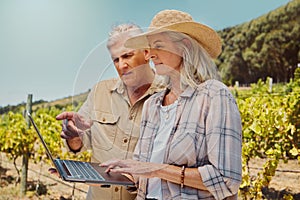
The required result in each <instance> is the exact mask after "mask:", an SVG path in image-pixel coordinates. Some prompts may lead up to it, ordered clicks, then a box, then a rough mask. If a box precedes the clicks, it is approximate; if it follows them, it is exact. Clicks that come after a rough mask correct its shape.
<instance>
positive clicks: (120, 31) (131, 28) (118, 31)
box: [106, 23, 143, 49]
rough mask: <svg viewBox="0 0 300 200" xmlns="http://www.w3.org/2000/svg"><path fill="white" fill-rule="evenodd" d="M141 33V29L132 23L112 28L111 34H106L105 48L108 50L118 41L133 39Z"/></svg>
mask: <svg viewBox="0 0 300 200" xmlns="http://www.w3.org/2000/svg"><path fill="white" fill-rule="evenodd" d="M142 32H143V31H142V29H141V28H140V27H139V26H138V25H136V24H133V23H125V24H119V25H117V26H114V27H113V28H112V30H111V32H110V33H109V34H108V36H109V38H108V40H107V44H106V47H107V48H108V49H110V48H111V47H112V46H113V45H114V44H115V43H117V42H118V41H119V40H120V39H125V40H126V39H128V38H129V37H133V36H135V35H137V34H140V33H142ZM125 37H126V38H125Z"/></svg>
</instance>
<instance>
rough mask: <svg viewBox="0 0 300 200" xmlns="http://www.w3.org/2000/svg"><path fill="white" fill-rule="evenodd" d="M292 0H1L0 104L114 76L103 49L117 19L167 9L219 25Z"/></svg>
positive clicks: (69, 92)
mask: <svg viewBox="0 0 300 200" xmlns="http://www.w3.org/2000/svg"><path fill="white" fill-rule="evenodd" d="M288 2H289V0H251V1H250V0H161V1H158V0H156V1H150V0H0V106H6V105H17V104H19V103H23V102H26V101H27V95H28V94H32V95H33V101H38V100H45V101H52V100H56V99H61V98H64V97H68V96H73V95H76V94H79V93H82V92H86V91H87V90H88V89H90V88H91V87H92V86H93V85H94V84H95V83H97V82H98V81H101V80H104V79H108V78H111V77H116V76H117V73H116V71H115V69H114V66H113V65H112V62H111V60H110V56H109V54H108V51H107V49H106V40H107V36H108V32H109V31H110V30H111V28H112V26H113V25H116V24H120V23H125V22H133V23H136V24H138V25H139V26H141V27H142V28H146V27H147V26H148V25H149V24H150V21H151V19H152V18H153V16H154V15H155V14H156V13H158V12H159V11H161V10H164V9H177V10H181V11H184V12H188V13H189V14H191V15H192V17H193V19H194V20H195V21H198V22H201V23H204V24H206V25H208V26H210V27H212V28H213V29H215V30H222V29H224V28H226V27H230V26H235V25H238V24H241V23H244V22H248V21H250V20H252V19H255V18H257V17H259V16H261V15H264V14H266V13H268V12H270V11H272V10H274V9H276V8H278V7H280V6H283V5H285V4H287V3H288Z"/></svg>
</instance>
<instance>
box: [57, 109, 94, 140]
mask: <svg viewBox="0 0 300 200" xmlns="http://www.w3.org/2000/svg"><path fill="white" fill-rule="evenodd" d="M56 119H57V120H63V123H62V132H61V134H60V136H61V137H62V138H64V139H67V140H69V139H73V138H75V137H79V136H80V135H82V134H83V133H84V131H85V130H87V129H89V128H90V127H91V126H92V121H91V120H85V119H84V117H83V116H81V115H79V114H78V113H76V112H63V113H61V114H59V115H57V116H56Z"/></svg>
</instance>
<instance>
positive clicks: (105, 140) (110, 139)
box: [92, 111, 120, 151]
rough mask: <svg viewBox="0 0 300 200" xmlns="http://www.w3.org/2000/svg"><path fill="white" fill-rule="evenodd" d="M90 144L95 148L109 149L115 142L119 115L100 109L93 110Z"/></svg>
mask: <svg viewBox="0 0 300 200" xmlns="http://www.w3.org/2000/svg"><path fill="white" fill-rule="evenodd" d="M92 116H93V121H94V124H93V128H92V131H94V132H95V133H93V132H92V144H93V147H95V148H96V149H102V150H106V151H108V150H110V149H112V148H113V145H114V143H115V139H116V134H117V130H118V128H117V126H118V121H119V118H120V116H116V115H113V114H112V113H105V112H100V111H94V112H93V115H92Z"/></svg>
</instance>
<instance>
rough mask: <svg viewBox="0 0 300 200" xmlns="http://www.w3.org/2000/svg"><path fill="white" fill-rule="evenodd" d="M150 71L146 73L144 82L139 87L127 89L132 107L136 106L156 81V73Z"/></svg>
mask: <svg viewBox="0 0 300 200" xmlns="http://www.w3.org/2000/svg"><path fill="white" fill-rule="evenodd" d="M149 70H150V71H149V73H148V72H145V75H144V77H143V78H144V79H143V82H142V83H140V84H138V86H134V87H129V86H127V87H126V89H127V94H128V97H129V100H130V103H131V104H132V105H134V104H135V103H136V102H137V100H139V98H141V97H142V96H143V95H144V94H145V93H146V92H147V90H148V89H149V87H150V86H151V84H152V82H153V80H154V76H155V75H154V72H153V71H152V70H151V69H150V68H149Z"/></svg>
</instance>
